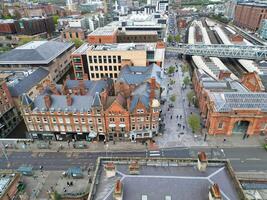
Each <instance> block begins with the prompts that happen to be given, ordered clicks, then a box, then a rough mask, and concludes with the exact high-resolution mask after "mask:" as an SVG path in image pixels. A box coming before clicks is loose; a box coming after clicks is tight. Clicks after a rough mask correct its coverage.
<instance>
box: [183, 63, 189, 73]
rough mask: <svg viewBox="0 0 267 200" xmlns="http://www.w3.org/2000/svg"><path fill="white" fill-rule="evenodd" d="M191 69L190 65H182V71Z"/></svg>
mask: <svg viewBox="0 0 267 200" xmlns="http://www.w3.org/2000/svg"><path fill="white" fill-rule="evenodd" d="M188 71H189V66H188V65H187V64H185V65H183V66H182V72H183V73H185V72H188Z"/></svg>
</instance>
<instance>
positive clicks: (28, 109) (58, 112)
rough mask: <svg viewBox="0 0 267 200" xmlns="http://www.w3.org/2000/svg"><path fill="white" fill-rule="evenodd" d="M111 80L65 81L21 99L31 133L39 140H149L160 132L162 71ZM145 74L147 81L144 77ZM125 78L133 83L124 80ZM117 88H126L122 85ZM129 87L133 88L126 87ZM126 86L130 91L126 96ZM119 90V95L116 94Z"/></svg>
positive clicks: (139, 69)
mask: <svg viewBox="0 0 267 200" xmlns="http://www.w3.org/2000/svg"><path fill="white" fill-rule="evenodd" d="M126 69H127V68H125V70H124V71H123V73H122V74H121V76H120V78H119V79H118V81H117V82H116V84H117V86H115V87H114V86H113V81H112V80H111V79H102V80H99V81H89V80H80V81H78V80H66V81H65V82H64V83H63V85H56V84H50V86H49V87H47V88H40V90H41V91H40V93H41V95H39V96H37V97H36V98H35V100H34V102H32V101H31V100H30V99H29V98H28V97H27V96H26V95H23V96H22V98H21V102H22V103H21V109H22V115H23V118H24V121H25V124H26V126H27V129H28V131H29V132H30V133H31V135H32V137H33V138H39V139H44V138H48V139H56V140H67V139H77V140H80V139H89V138H91V139H95V140H100V141H103V140H107V141H112V140H129V139H131V140H145V139H151V138H152V137H153V136H154V135H156V134H157V133H158V129H159V114H160V112H159V109H160V104H159V98H160V80H161V74H160V71H161V69H160V67H158V66H151V67H147V69H145V68H144V67H132V68H131V70H130V71H132V72H134V71H136V72H139V73H132V74H128V72H129V70H126ZM144 75H146V76H145V77H146V79H144ZM124 76H127V77H128V79H127V81H126V82H125V81H124V80H125V79H124ZM118 85H125V87H119V86H118ZM127 85H128V87H127ZM124 88H131V91H130V92H128V91H127V92H125V90H124ZM115 90H116V91H115Z"/></svg>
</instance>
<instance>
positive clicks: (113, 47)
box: [90, 43, 157, 51]
mask: <svg viewBox="0 0 267 200" xmlns="http://www.w3.org/2000/svg"><path fill="white" fill-rule="evenodd" d="M156 46H157V43H119V44H117V43H116V44H97V45H91V46H90V50H91V51H131V50H155V49H156Z"/></svg>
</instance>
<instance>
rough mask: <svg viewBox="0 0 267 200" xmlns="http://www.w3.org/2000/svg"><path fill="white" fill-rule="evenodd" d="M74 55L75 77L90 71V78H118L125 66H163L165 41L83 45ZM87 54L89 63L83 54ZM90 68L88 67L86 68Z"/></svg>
mask: <svg viewBox="0 0 267 200" xmlns="http://www.w3.org/2000/svg"><path fill="white" fill-rule="evenodd" d="M80 48H81V50H80V49H78V50H76V51H75V52H74V53H73V55H72V62H73V66H74V68H75V69H74V71H75V72H76V74H75V78H76V79H82V77H83V73H84V72H85V71H86V72H89V74H88V75H89V79H90V80H99V79H101V78H103V77H109V78H114V79H117V78H118V75H119V73H120V70H121V68H122V67H123V66H126V65H128V66H148V65H150V64H153V63H155V64H157V65H158V66H162V65H163V63H164V56H165V45H164V43H161V42H158V43H136V44H134V43H124V44H106V45H105V44H98V45H87V46H86V45H83V46H82V47H80ZM84 54H86V56H87V65H85V63H86V61H85V59H81V57H82V55H84ZM86 68H88V69H86Z"/></svg>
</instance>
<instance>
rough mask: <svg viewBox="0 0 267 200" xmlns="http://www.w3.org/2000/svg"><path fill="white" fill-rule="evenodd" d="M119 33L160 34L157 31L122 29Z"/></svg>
mask: <svg viewBox="0 0 267 200" xmlns="http://www.w3.org/2000/svg"><path fill="white" fill-rule="evenodd" d="M118 34H119V35H158V32H157V31H144V30H140V31H128V30H127V31H120V32H119V33H118Z"/></svg>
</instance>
